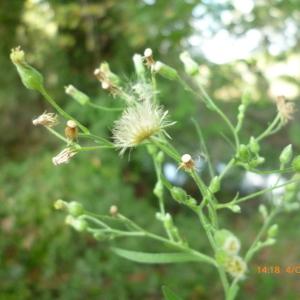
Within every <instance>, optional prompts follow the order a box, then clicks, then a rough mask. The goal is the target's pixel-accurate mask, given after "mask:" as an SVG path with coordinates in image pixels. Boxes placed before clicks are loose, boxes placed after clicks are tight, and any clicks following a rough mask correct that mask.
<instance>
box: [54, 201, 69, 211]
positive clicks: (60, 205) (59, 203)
mask: <svg viewBox="0 0 300 300" xmlns="http://www.w3.org/2000/svg"><path fill="white" fill-rule="evenodd" d="M67 207H68V203H67V202H66V201H63V200H61V199H58V200H56V201H55V202H54V208H55V209H61V210H63V209H67Z"/></svg>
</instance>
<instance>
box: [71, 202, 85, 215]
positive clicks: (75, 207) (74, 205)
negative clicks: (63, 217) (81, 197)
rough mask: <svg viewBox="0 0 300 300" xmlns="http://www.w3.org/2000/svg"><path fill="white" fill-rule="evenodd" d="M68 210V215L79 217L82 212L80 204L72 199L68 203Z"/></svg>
mask: <svg viewBox="0 0 300 300" xmlns="http://www.w3.org/2000/svg"><path fill="white" fill-rule="evenodd" d="M68 211H69V213H70V215H72V216H74V217H79V216H81V215H82V214H83V213H84V208H83V206H82V204H80V203H78V202H76V201H72V202H70V203H68Z"/></svg>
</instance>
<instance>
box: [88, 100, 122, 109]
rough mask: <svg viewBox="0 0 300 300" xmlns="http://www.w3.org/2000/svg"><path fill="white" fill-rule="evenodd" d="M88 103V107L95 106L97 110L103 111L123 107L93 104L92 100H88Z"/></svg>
mask: <svg viewBox="0 0 300 300" xmlns="http://www.w3.org/2000/svg"><path fill="white" fill-rule="evenodd" d="M88 105H89V106H90V107H93V108H96V109H99V110H103V111H122V110H124V108H122V107H106V106H102V105H98V104H95V103H93V102H88Z"/></svg>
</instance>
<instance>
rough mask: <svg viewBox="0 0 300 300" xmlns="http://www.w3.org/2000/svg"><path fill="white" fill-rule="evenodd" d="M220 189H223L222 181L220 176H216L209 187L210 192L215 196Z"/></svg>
mask: <svg viewBox="0 0 300 300" xmlns="http://www.w3.org/2000/svg"><path fill="white" fill-rule="evenodd" d="M220 187H221V181H220V178H219V177H218V176H215V177H214V178H213V179H212V181H211V182H210V185H209V190H210V191H211V192H212V193H213V194H215V193H217V192H218V191H219V190H220Z"/></svg>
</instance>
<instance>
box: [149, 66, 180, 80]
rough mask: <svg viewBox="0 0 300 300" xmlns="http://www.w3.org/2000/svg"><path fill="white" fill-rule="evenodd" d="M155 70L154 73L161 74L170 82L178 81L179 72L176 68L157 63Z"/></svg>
mask: <svg viewBox="0 0 300 300" xmlns="http://www.w3.org/2000/svg"><path fill="white" fill-rule="evenodd" d="M153 70H154V72H156V73H158V74H160V75H161V76H162V77H165V78H166V79H169V80H176V79H178V74H177V71H176V70H175V69H174V68H172V67H170V66H168V65H166V64H164V63H162V62H161V61H157V62H155V64H154V67H153Z"/></svg>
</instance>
